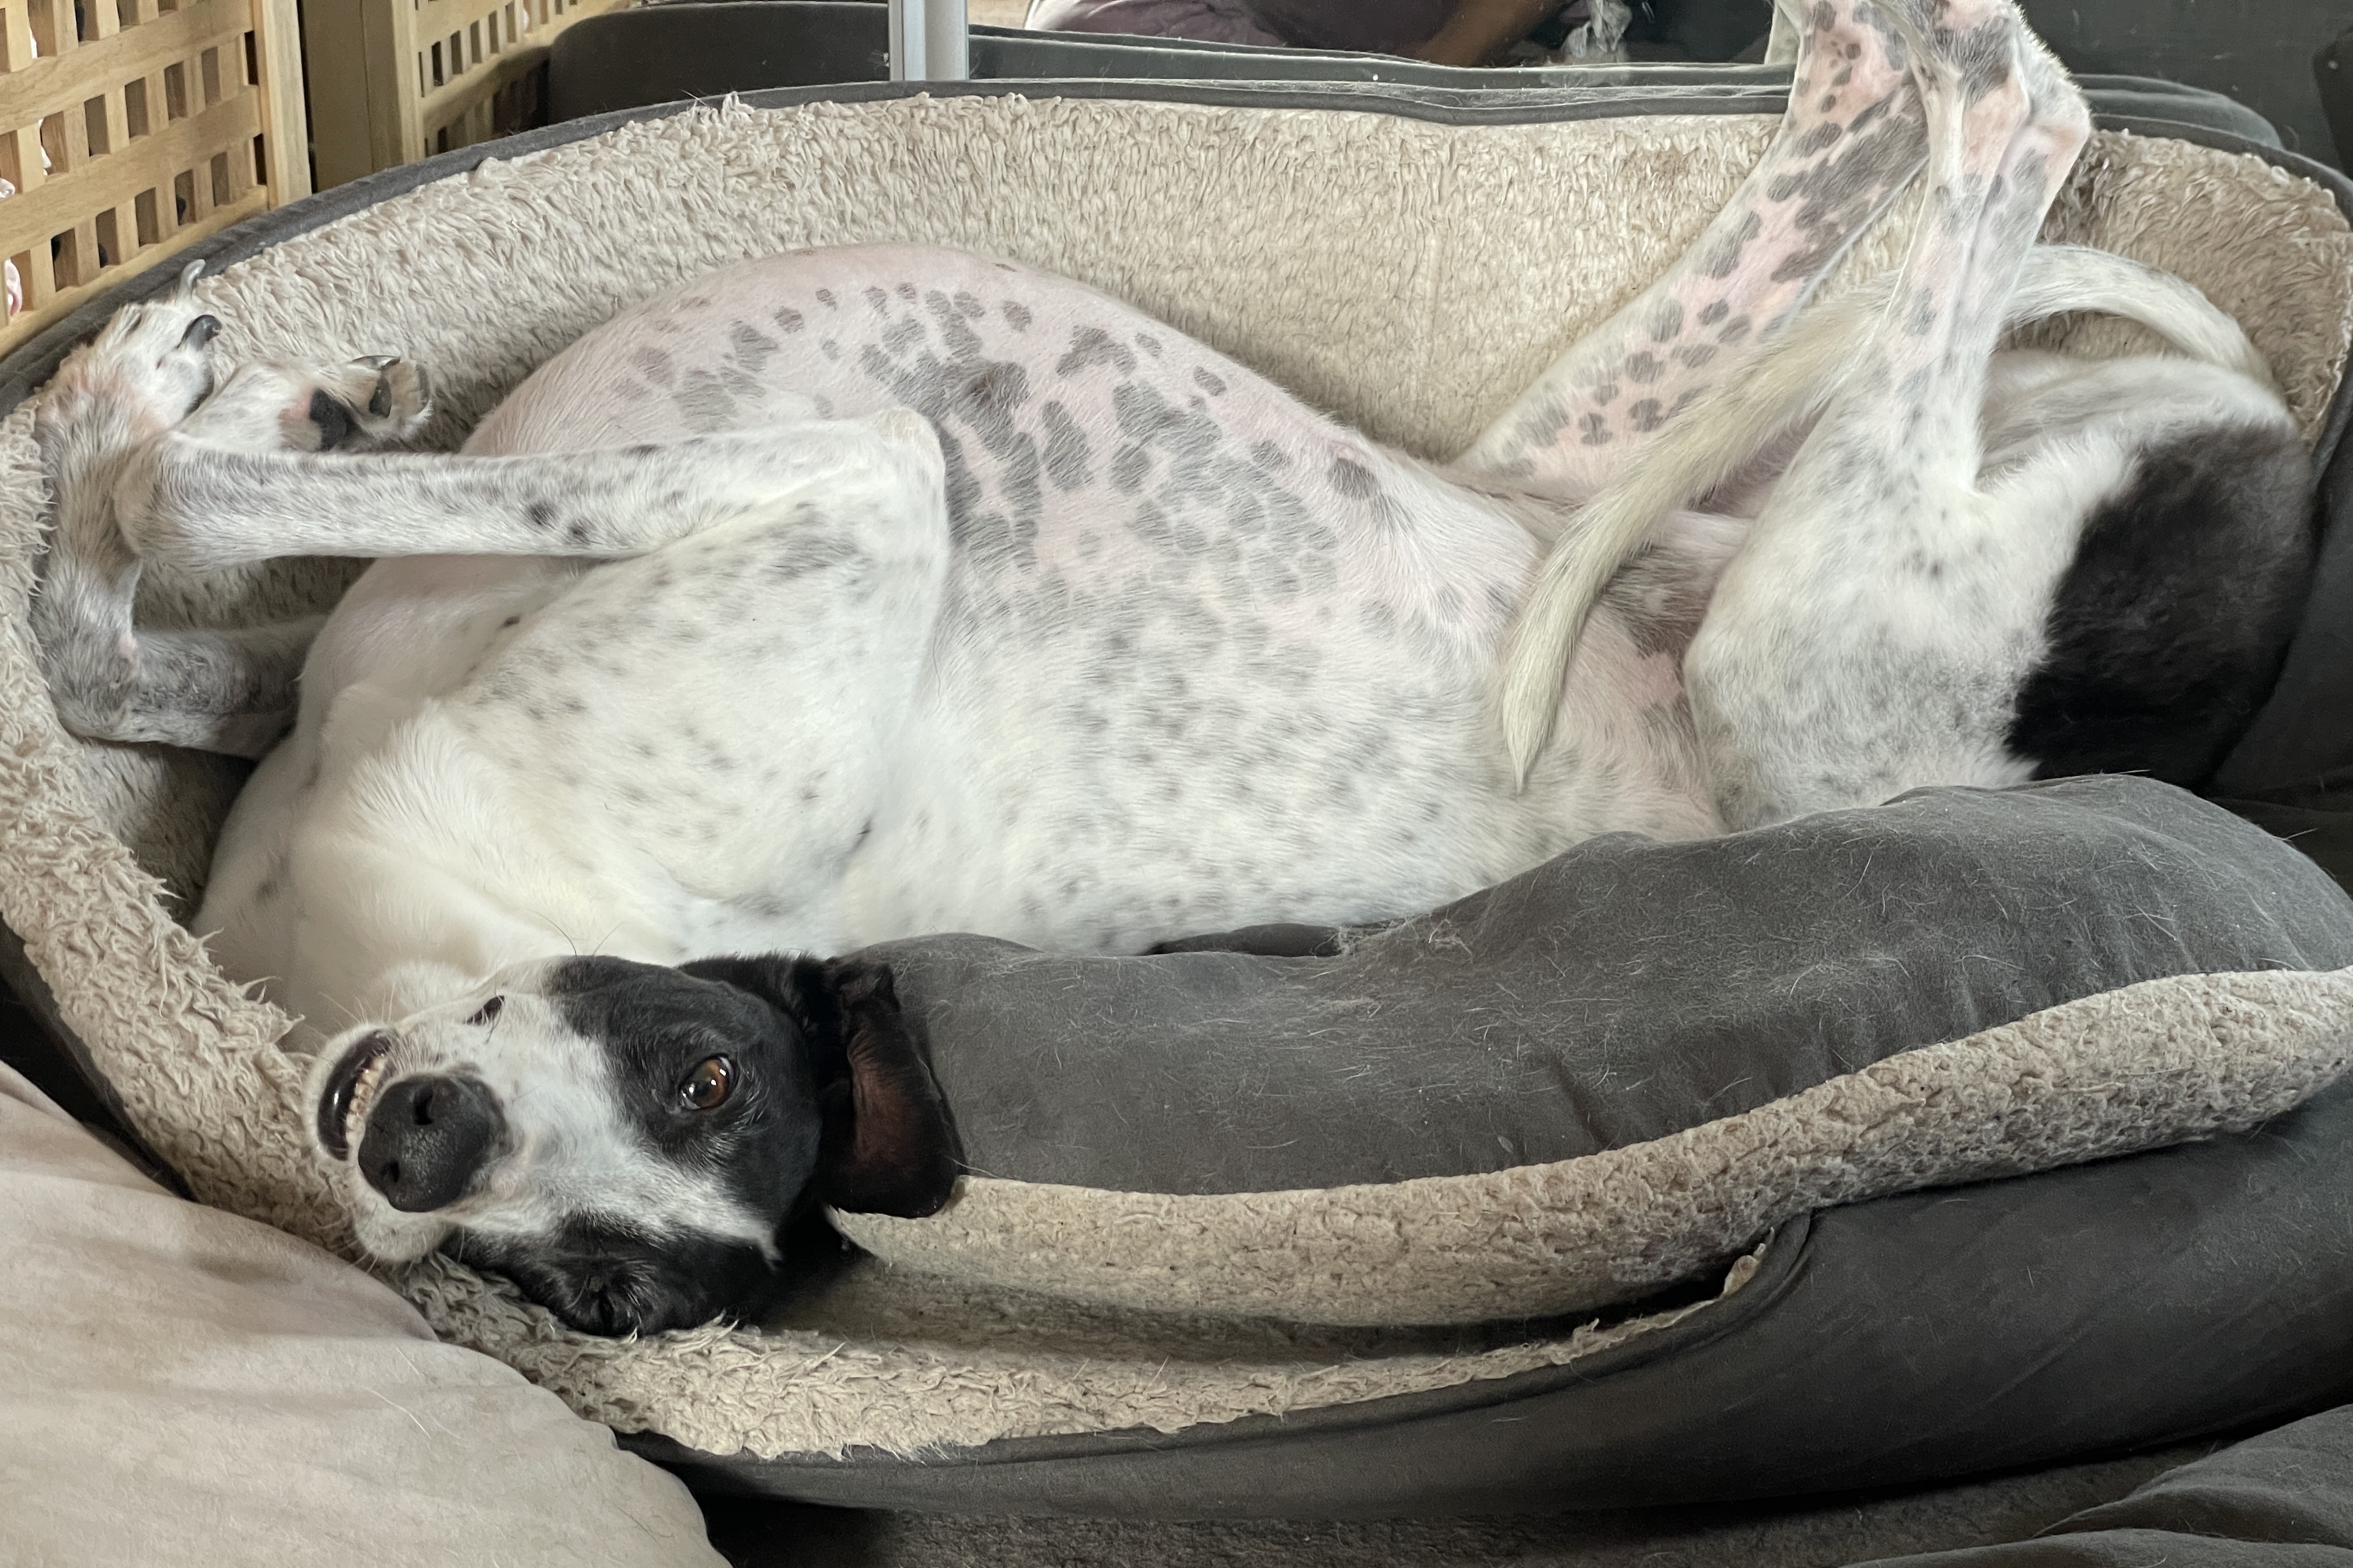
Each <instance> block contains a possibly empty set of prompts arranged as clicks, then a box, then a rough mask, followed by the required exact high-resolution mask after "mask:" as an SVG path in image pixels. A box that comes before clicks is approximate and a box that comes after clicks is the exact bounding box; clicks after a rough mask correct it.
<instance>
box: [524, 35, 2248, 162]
mask: <svg viewBox="0 0 2353 1568" xmlns="http://www.w3.org/2000/svg"><path fill="white" fill-rule="evenodd" d="M889 41H890V29H889V26H888V18H887V16H886V15H885V12H884V9H883V7H881V6H880V5H871V4H860V3H859V0H715V3H712V4H682V3H666V4H661V5H644V6H639V7H637V8H634V9H631V10H626V11H612V12H607V13H606V14H604V15H603V16H591V17H588V18H586V20H584V21H580V22H576V23H575V24H574V25H573V26H570V27H568V28H566V29H565V31H564V32H563V33H562V34H561V35H560V36H559V37H557V38H556V41H555V44H554V52H553V53H552V55H551V56H550V58H549V61H548V81H547V98H548V113H549V116H550V118H551V119H554V120H557V121H565V120H577V119H581V118H584V117H586V116H588V115H592V114H607V113H610V112H612V111H614V110H624V109H638V108H643V107H646V106H648V105H652V104H660V103H670V102H675V101H679V100H689V99H709V98H717V97H720V96H722V95H723V94H726V93H730V92H754V91H759V90H761V89H769V88H786V87H818V86H824V85H828V84H836V83H847V82H861V81H883V80H887V79H889V77H890V74H891V73H890V60H889V54H888V46H889ZM971 53H972V61H971V63H972V76H973V79H975V80H977V81H1016V80H1022V81H1043V80H1058V81H1062V82H1066V83H1067V82H1069V81H1072V80H1096V79H1101V80H1124V81H1163V82H1176V81H1206V82H1259V83H1267V82H1303V83H1314V84H1325V85H1336V84H1342V83H1356V84H1363V85H1379V86H1383V87H1387V88H1391V89H1395V88H1414V89H1435V90H1437V91H1440V92H1443V93H1525V92H1544V91H1558V90H1561V89H1570V90H1579V91H1581V90H1587V89H1603V90H1607V91H1611V92H1628V91H1631V92H1636V93H1643V94H1649V93H1656V92H1660V91H1674V92H1684V91H1689V90H1692V89H1704V90H1705V91H1708V92H1711V93H1718V94H1722V95H1724V96H1725V99H1726V100H1727V101H1729V100H1758V101H1761V100H1764V99H1766V98H1767V97H1772V96H1774V95H1778V94H1780V93H1782V92H1785V91H1787V90H1788V79H1789V73H1788V68H1787V67H1784V66H1757V65H1731V64H1725V65H1669V64H1648V65H1594V66H1573V67H1563V68H1548V67H1546V68H1513V69H1509V70H1471V69H1463V68H1455V67H1450V66H1433V65H1425V64H1422V63H1421V62H1420V61H1418V60H1408V59H1398V58H1395V57H1392V56H1388V55H1361V54H1348V53H1344V52H1339V51H1335V50H1328V49H1275V48H1258V47H1250V46H1249V45H1210V44H1202V43H1197V42H1194V41H1192V40H1190V39H1185V38H1143V37H1125V36H1117V35H1102V34H1087V33H1031V32H1025V31H1022V30H1019V29H1017V28H1009V27H975V28H973V29H972V46H971ZM2078 79H2079V80H2080V81H2081V82H2082V83H2083V85H2084V89H2085V90H2086V91H2088V92H2089V93H2090V94H2091V95H2092V100H2093V104H2094V108H2095V109H2096V110H2099V111H2100V112H2101V113H2104V114H2108V115H2112V116H2117V117H2122V118H2128V119H2132V120H2136V121H2147V122H2159V121H2162V122H2165V123H2168V124H2176V125H2185V126H2192V127H2196V128H2199V129H2201V130H2207V131H2219V132H2226V133H2228V134H2231V135H2233V136H2239V137H2242V138H2244V139H2246V140H2248V141H2251V142H2258V143H2260V144H2262V145H2263V146H2269V147H2276V146H2278V145H2279V144H2280V139H2279V134H2278V132H2276V131H2274V129H2273V128H2272V126H2271V124H2270V122H2268V121H2265V120H2264V119H2263V116H2262V115H2260V114H2257V113H2255V112H2254V111H2253V110H2250V109H2247V108H2244V107H2243V106H2242V105H2240V104H2238V103H2235V102H2233V101H2232V100H2230V99H2228V98H2226V97H2224V96H2222V95H2221V94H2220V93H2215V92H2211V91H2204V90H2201V89H2197V88H2191V87H2183V86H2180V85H2179V84H2177V83H2174V82H2169V81H2159V80H2156V79H2151V78H2148V77H2143V76H2129V75H2123V76H2120V75H2113V74H2111V75H2100V74H2089V75H2084V76H2081V77H2079V78H2078ZM1504 101H1506V102H1508V101H1511V100H1508V99H1507V100H1504Z"/></svg>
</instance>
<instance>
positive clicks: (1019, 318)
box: [997, 300, 1030, 332]
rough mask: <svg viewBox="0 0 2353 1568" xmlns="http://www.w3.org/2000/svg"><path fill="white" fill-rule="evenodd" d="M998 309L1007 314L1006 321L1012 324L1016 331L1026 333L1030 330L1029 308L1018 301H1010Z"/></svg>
mask: <svg viewBox="0 0 2353 1568" xmlns="http://www.w3.org/2000/svg"><path fill="white" fill-rule="evenodd" d="M997 309H998V310H1002V311H1003V312H1004V313H1005V319H1006V321H1008V322H1010V323H1011V324H1012V327H1013V330H1014V331H1017V332H1026V331H1029V319H1030V318H1029V306H1027V305H1024V304H1022V303H1021V302H1020V301H1019V300H1006V301H1005V302H1004V303H1003V304H1002V305H999V306H998V307H997Z"/></svg>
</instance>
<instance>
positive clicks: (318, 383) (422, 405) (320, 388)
mask: <svg viewBox="0 0 2353 1568" xmlns="http://www.w3.org/2000/svg"><path fill="white" fill-rule="evenodd" d="M432 408H433V381H432V378H431V377H430V376H429V375H427V374H426V371H425V367H424V366H423V365H421V364H418V363H416V362H415V361H414V360H405V359H400V358H398V357H396V356H395V355H392V354H369V355H367V356H365V357H364V358H361V359H355V360H353V361H351V362H350V363H347V364H343V365H338V366H336V367H334V368H333V369H332V370H324V371H321V372H319V373H317V374H316V376H315V377H314V379H313V382H312V385H311V395H310V397H309V399H308V400H307V401H303V402H301V403H298V404H297V405H295V406H294V407H292V408H290V410H289V411H288V416H287V422H288V426H289V428H288V431H287V435H288V437H289V438H290V445H292V446H294V447H298V448H307V449H309V450H311V451H319V452H328V451H332V450H334V449H335V448H336V447H343V446H349V445H352V444H353V443H355V442H364V443H365V444H367V445H370V446H374V445H376V444H378V443H381V442H386V441H397V440H400V439H402V438H404V437H408V436H411V435H414V434H415V433H416V432H417V427H418V426H421V425H423V424H424V423H425V418H426V416H427V414H429V413H431V412H432Z"/></svg>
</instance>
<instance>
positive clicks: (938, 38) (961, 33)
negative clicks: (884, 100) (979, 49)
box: [891, 0, 972, 81]
mask: <svg viewBox="0 0 2353 1568" xmlns="http://www.w3.org/2000/svg"><path fill="white" fill-rule="evenodd" d="M964 5H965V0H891V79H892V81H963V80H964V79H966V78H967V77H969V76H971V75H972V58H971V52H970V48H969V45H968V30H967V28H966V26H965V9H964Z"/></svg>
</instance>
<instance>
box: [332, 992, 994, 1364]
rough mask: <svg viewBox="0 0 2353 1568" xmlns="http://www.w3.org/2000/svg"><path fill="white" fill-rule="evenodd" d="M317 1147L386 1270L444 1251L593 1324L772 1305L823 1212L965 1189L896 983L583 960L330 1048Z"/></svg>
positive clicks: (601, 1328) (573, 1320)
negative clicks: (790, 1258) (789, 1257)
mask: <svg viewBox="0 0 2353 1568" xmlns="http://www.w3.org/2000/svg"><path fill="white" fill-rule="evenodd" d="M310 1091H311V1104H312V1106H313V1108H314V1112H313V1116H312V1118H311V1130H312V1134H313V1137H314V1138H315V1140H316V1142H317V1144H318V1148H319V1151H320V1152H321V1154H322V1156H323V1157H324V1158H325V1159H327V1160H328V1161H330V1162H331V1163H333V1164H334V1165H335V1166H336V1167H337V1169H338V1171H339V1173H340V1180H341V1184H342V1186H343V1191H344V1193H345V1194H346V1201H347V1202H348V1203H349V1205H350V1206H351V1209H352V1212H353V1215H354V1217H355V1220H356V1223H357V1226H358V1230H359V1235H360V1240H361V1242H362V1243H363V1244H364V1246H365V1247H367V1249H368V1250H369V1251H370V1252H371V1253H373V1254H375V1256H377V1257H379V1258H417V1257H421V1256H423V1255H424V1254H425V1253H427V1252H429V1251H431V1250H433V1249H434V1248H435V1247H444V1248H446V1249H447V1250H448V1251H450V1252H452V1253H453V1254H454V1255H456V1256H458V1257H459V1258H463V1259H464V1260H465V1261H467V1262H469V1263H472V1264H477V1265H480V1266H481V1267H483V1268H491V1269H494V1270H496V1271H498V1272H500V1273H502V1274H505V1275H507V1276H508V1277H510V1278H511V1279H513V1280H514V1281H515V1283H516V1284H517V1285H518V1286H519V1287H521V1288H522V1291H523V1293H524V1294H525V1295H527V1296H529V1297H531V1298H532V1299H533V1300H536V1301H539V1302H541V1303H542V1304H543V1305H544V1306H546V1307H547V1308H549V1309H550V1310H553V1311H554V1313H555V1314H556V1315H557V1316H558V1317H560V1318H562V1319H563V1320H564V1321H565V1322H567V1323H570V1324H572V1325H573V1326H574V1327H575V1328H580V1329H585V1330H588V1331H592V1332H596V1333H628V1332H631V1331H636V1332H644V1333H650V1332H654V1331H659V1330H662V1329H671V1328H681V1327H685V1326H688V1325H691V1324H694V1323H700V1322H704V1321H709V1320H711V1319H712V1318H715V1317H723V1316H731V1315H734V1314H737V1313H740V1312H742V1311H744V1310H747V1309H749V1308H750V1307H752V1306H753V1305H754V1304H755V1303H756V1302H757V1300H758V1299H759V1298H760V1297H761V1296H762V1295H763V1294H764V1293H765V1291H766V1289H767V1288H768V1286H769V1285H770V1283H771V1279H772V1277H773V1275H774V1272H775V1270H776V1266H777V1264H778V1263H779V1261H780V1259H779V1258H778V1256H777V1246H776V1236H777V1232H778V1230H779V1228H780V1227H781V1226H783V1225H784V1224H785V1223H786V1221H787V1220H789V1219H791V1218H792V1217H793V1215H795V1214H796V1212H797V1211H798V1210H799V1209H800V1207H801V1206H802V1205H803V1204H804V1203H805V1202H806V1201H808V1200H810V1199H815V1200H817V1201H821V1202H824V1203H827V1204H829V1205H834V1206H836V1207H839V1208H846V1209H853V1210H859V1211H861V1212H869V1213H881V1214H895V1215H907V1216H910V1217H914V1216H920V1215H927V1214H931V1213H933V1212H934V1211H935V1210H937V1209H938V1208H939V1207H940V1205H942V1204H944V1203H945V1202H946V1201H947V1198H948V1194H949V1192H950V1189H951V1188H952V1187H953V1185H954V1184H955V1174H956V1170H957V1165H956V1159H955V1140H954V1136H953V1133H952V1131H951V1130H950V1127H949V1123H948V1120H947V1114H946V1110H945V1108H944V1106H943V1104H942V1103H941V1100H940V1095H939V1090H938V1089H937V1086H936V1085H935V1084H934V1081H933V1079H932V1076H931V1071H930V1068H928V1067H927V1066H926V1065H925V1063H924V1061H923V1056H922V1053H921V1051H920V1050H919V1049H918V1048H917V1047H916V1045H915V1042H914V1039H913V1036H912V1035H911V1034H910V1033H909V1031H908V1029H907V1027H906V1026H905V1023H904V1021H903V1020H902V1018H901V1016H900V1013H899V1006H898V999H897V997H896V995H895V994H893V992H892V985H891V974H890V971H889V970H888V969H886V968H884V967H882V966H881V965H879V964H871V963H860V962H859V961H856V960H837V961H833V962H821V961H818V960H815V959H807V958H785V957H766V958H719V959H706V960H703V961H701V962H698V963H690V964H687V965H684V966H683V967H681V968H678V969H669V968H664V967H661V966H659V965H657V964H647V963H631V962H629V961H628V960H626V959H618V958H567V959H557V960H550V961H547V962H544V963H531V964H524V965H520V966H517V967H515V968H513V969H510V970H507V971H504V972H502V973H500V974H499V975H498V976H496V977H495V979H494V981H493V982H492V984H491V985H490V986H488V987H485V988H484V989H482V990H481V991H480V992H479V993H477V994H471V995H469V996H467V997H466V998H464V999H462V1000H460V1001H458V1002H455V1003H452V1004H450V1005H447V1006H444V1007H438V1008H435V1009H432V1010H429V1011H427V1012H424V1013H420V1014H417V1015H416V1016H411V1017H408V1018H405V1019H403V1020H401V1021H400V1022H399V1023H398V1024H396V1025H392V1026H373V1027H364V1028H360V1029H354V1030H353V1031H351V1032H349V1033H348V1034H345V1035H343V1036H342V1037H338V1038H337V1039H336V1040H334V1041H332V1042H330V1044H329V1046H328V1047H327V1049H326V1050H324V1051H323V1052H322V1053H321V1056H320V1059H319V1064H318V1066H317V1067H316V1068H314V1069H313V1070H312V1074H311V1085H310Z"/></svg>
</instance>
